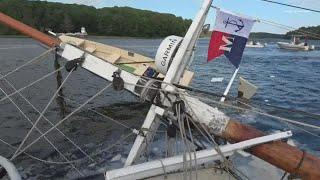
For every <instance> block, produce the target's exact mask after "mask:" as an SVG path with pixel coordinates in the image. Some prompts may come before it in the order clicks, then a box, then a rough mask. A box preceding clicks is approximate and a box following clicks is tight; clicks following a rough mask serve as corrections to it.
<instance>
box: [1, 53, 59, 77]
mask: <svg viewBox="0 0 320 180" xmlns="http://www.w3.org/2000/svg"><path fill="white" fill-rule="evenodd" d="M55 49H56V48H51V49H49V50H47V51H45V52H44V53H42V54H40V55H39V56H37V57H35V58H33V59H31V60H30V61H28V62H26V63H24V64H22V65H21V66H19V67H17V68H15V69H13V70H11V71H9V72H8V73H7V74H5V75H3V76H2V77H1V78H0V80H1V79H3V78H5V77H7V76H9V75H10V74H12V73H14V72H16V71H18V70H19V69H21V68H23V67H25V66H27V65H29V64H31V63H33V62H35V61H37V60H39V61H40V60H43V59H44V58H45V57H47V56H48V54H49V53H51V52H53V51H55Z"/></svg>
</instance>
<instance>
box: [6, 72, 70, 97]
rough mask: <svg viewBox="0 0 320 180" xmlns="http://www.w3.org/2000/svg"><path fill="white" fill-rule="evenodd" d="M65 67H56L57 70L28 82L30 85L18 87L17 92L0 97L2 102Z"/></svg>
mask: <svg viewBox="0 0 320 180" xmlns="http://www.w3.org/2000/svg"><path fill="white" fill-rule="evenodd" d="M63 68H64V67H60V68H59V69H56V70H54V71H52V72H51V73H48V74H46V75H44V76H42V77H41V78H39V79H37V80H35V81H33V82H32V83H30V84H28V85H26V86H24V87H22V88H20V89H18V90H17V91H15V92H13V93H11V94H8V96H6V97H3V98H1V99H0V102H2V101H4V100H6V99H8V98H9V97H11V96H13V95H15V94H17V93H18V92H21V91H23V90H24V89H26V88H28V87H30V86H33V85H34V84H36V83H38V82H39V81H42V80H44V79H46V78H48V77H49V76H51V75H52V74H55V73H56V72H58V71H60V70H62V69H63Z"/></svg>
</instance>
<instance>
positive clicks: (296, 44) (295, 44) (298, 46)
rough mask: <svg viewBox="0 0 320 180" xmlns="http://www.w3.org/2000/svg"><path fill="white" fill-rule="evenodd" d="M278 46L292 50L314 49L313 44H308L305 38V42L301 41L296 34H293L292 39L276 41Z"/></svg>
mask: <svg viewBox="0 0 320 180" xmlns="http://www.w3.org/2000/svg"><path fill="white" fill-rule="evenodd" d="M277 44H278V46H279V48H281V49H287V50H294V51H311V50H314V49H315V46H314V45H309V43H308V41H307V39H305V42H301V41H300V38H298V37H297V36H293V41H292V42H290V43H288V42H277Z"/></svg>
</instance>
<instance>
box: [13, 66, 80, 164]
mask: <svg viewBox="0 0 320 180" xmlns="http://www.w3.org/2000/svg"><path fill="white" fill-rule="evenodd" d="M73 70H74V69H73ZM73 70H71V71H70V72H69V73H68V75H67V76H66V78H65V79H64V80H63V82H62V83H61V85H60V86H59V87H58V89H57V90H56V92H55V93H54V94H53V96H52V97H51V99H50V100H49V102H48V103H47V105H46V107H45V108H44V109H43V110H42V112H41V113H40V115H39V117H38V118H37V120H36V121H35V123H34V125H33V126H32V128H31V129H30V130H29V132H28V133H27V135H26V136H25V138H24V139H23V141H22V142H21V144H20V145H19V147H18V149H17V151H16V152H15V153H14V154H13V156H12V157H11V159H10V160H13V159H14V158H15V157H16V154H17V153H18V152H19V150H20V149H21V148H22V146H23V145H24V143H25V142H26V141H27V139H28V138H29V136H30V135H31V133H32V132H33V130H34V128H35V127H36V126H37V125H38V123H39V122H40V120H41V119H42V117H43V116H44V114H45V113H46V111H47V109H48V108H49V106H50V105H51V103H52V102H53V101H54V100H55V98H56V96H57V94H58V93H59V91H60V90H61V88H62V87H63V85H64V84H65V83H66V82H67V80H68V79H69V77H70V75H71V74H72V72H73Z"/></svg>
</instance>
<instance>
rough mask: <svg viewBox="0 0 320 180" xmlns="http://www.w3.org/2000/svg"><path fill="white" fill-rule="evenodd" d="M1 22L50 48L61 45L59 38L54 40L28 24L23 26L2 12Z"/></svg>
mask: <svg viewBox="0 0 320 180" xmlns="http://www.w3.org/2000/svg"><path fill="white" fill-rule="evenodd" d="M0 22H1V23H3V24H4V25H6V26H8V27H11V28H12V29H14V30H17V31H19V32H20V33H22V34H24V35H26V36H29V37H31V38H33V39H35V40H37V41H39V42H41V43H43V44H45V45H47V46H49V47H54V46H58V45H59V44H60V41H59V40H58V39H57V38H52V37H50V36H48V35H47V34H44V33H43V32H40V31H38V30H36V29H34V28H32V27H30V26H28V25H26V24H23V23H22V22H20V21H17V20H15V19H13V18H11V17H9V16H7V15H5V14H3V13H1V12H0Z"/></svg>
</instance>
